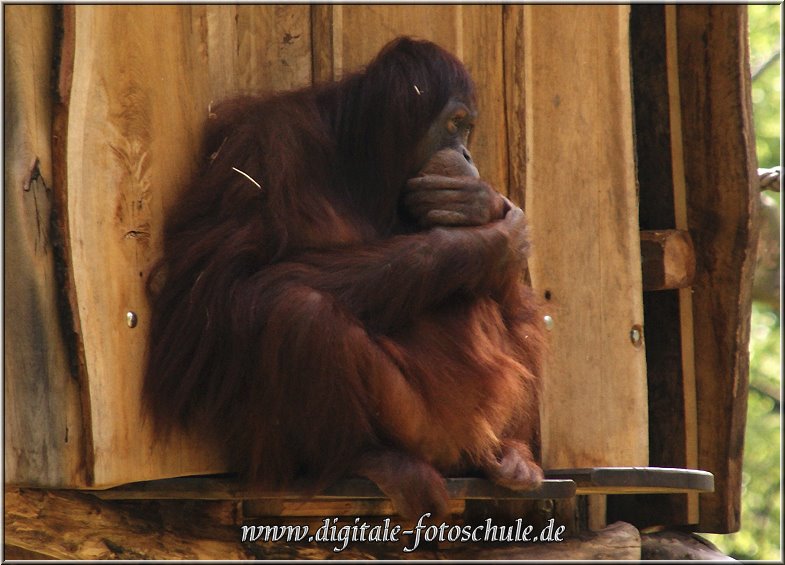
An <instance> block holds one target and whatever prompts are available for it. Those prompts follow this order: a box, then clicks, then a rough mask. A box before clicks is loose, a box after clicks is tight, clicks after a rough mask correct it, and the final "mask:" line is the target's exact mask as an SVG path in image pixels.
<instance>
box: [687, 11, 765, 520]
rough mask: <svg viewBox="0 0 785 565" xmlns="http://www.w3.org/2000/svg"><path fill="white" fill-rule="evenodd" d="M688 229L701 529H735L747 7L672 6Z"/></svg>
mask: <svg viewBox="0 0 785 565" xmlns="http://www.w3.org/2000/svg"><path fill="white" fill-rule="evenodd" d="M675 9H676V12H677V17H676V24H677V28H678V38H677V42H678V55H679V62H680V64H679V83H680V100H681V104H680V106H681V110H682V111H681V116H682V141H683V152H684V162H685V164H686V167H685V172H684V174H685V178H686V186H687V187H688V188H689V190H688V192H687V210H686V212H687V221H688V224H689V230H690V234H691V235H692V237H693V241H694V242H695V252H696V261H697V269H696V277H695V282H694V284H693V291H694V292H693V294H692V301H693V307H692V310H693V315H694V322H695V323H694V347H695V351H696V352H697V354H698V355H696V358H695V360H696V363H695V381H696V391H697V424H698V437H697V455H698V465H697V466H698V467H700V468H701V469H705V470H707V471H711V472H712V473H713V474H714V478H715V481H716V489H715V491H714V492H713V493H711V494H702V495H701V497H700V498H701V500H700V507H701V512H700V523H699V531H704V532H717V533H727V532H733V531H736V530H738V528H739V527H740V512H741V466H742V454H743V446H744V433H745V424H746V415H747V390H748V381H749V349H748V348H749V336H750V315H751V301H752V299H751V295H752V275H753V271H754V268H755V249H756V247H757V230H755V229H754V228H753V226H754V225H755V222H756V220H757V216H758V213H759V202H760V197H759V194H758V178H757V162H756V158H755V141H754V136H753V124H752V109H751V106H752V104H751V100H750V83H749V81H750V70H749V54H748V49H749V46H748V41H747V12H746V10H747V8H746V7H745V6H731V5H722V6H719V5H703V6H684V5H680V6H677V7H676V8H675Z"/></svg>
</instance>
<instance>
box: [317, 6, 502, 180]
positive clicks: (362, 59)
mask: <svg viewBox="0 0 785 565" xmlns="http://www.w3.org/2000/svg"><path fill="white" fill-rule="evenodd" d="M314 9H315V13H314V44H313V48H314V61H315V63H314V68H315V71H316V73H315V77H314V78H315V79H316V80H331V79H338V78H340V77H342V76H344V74H346V73H349V72H353V71H356V70H359V69H361V68H362V67H363V66H364V65H365V64H367V63H368V62H369V61H370V60H371V58H372V57H373V56H374V55H376V53H377V52H378V51H379V49H381V48H382V47H383V46H384V45H385V44H386V43H387V42H388V41H390V40H392V39H394V38H395V37H397V36H399V35H410V36H413V37H416V38H420V39H428V40H430V41H433V42H435V43H437V44H439V45H441V46H442V47H444V48H445V49H447V50H448V51H450V52H452V53H454V54H455V55H456V56H457V57H458V58H459V59H461V60H462V61H463V63H464V64H465V65H466V67H467V69H468V70H469V72H470V73H471V75H472V78H473V79H474V81H475V83H476V84H477V87H478V89H477V95H478V96H477V105H478V107H479V113H480V117H479V120H478V122H477V127H476V128H475V129H474V132H473V133H472V138H471V142H470V149H471V152H472V156H473V158H474V161H475V162H476V163H477V166H478V168H479V170H480V174H481V175H482V177H483V178H484V179H486V180H487V181H488V182H490V183H491V184H492V185H493V186H494V187H495V188H497V189H498V190H499V191H500V192H502V193H504V194H507V193H508V171H507V139H506V137H507V134H506V125H505V122H506V117H505V107H504V105H505V102H504V95H505V89H504V84H503V76H504V56H503V39H502V7H501V6H492V5H485V6H474V5H422V6H402V5H378V4H377V5H365V6H360V5H331V6H317V7H315V8H314ZM328 22H329V23H328ZM360 30H361V31H360Z"/></svg>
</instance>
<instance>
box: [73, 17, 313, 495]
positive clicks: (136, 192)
mask: <svg viewBox="0 0 785 565" xmlns="http://www.w3.org/2000/svg"><path fill="white" fill-rule="evenodd" d="M69 9H71V10H73V22H74V23H73V28H72V30H70V33H71V34H72V36H71V37H66V38H65V40H64V41H65V42H66V43H67V42H69V41H70V42H72V43H73V53H74V57H73V62H72V69H71V70H70V72H66V73H64V74H65V75H66V76H69V75H70V76H71V77H72V80H71V81H70V82H68V86H67V89H68V93H67V100H68V102H67V105H66V106H65V107H64V108H63V112H64V113H65V114H66V115H67V123H68V128H67V132H66V136H65V139H64V140H63V143H64V154H63V160H64V161H65V162H66V163H67V167H64V168H66V170H67V173H66V175H65V183H66V184H65V187H64V190H65V192H66V194H67V214H68V224H69V225H70V237H69V243H70V259H71V263H72V269H73V276H74V282H75V289H76V296H75V302H76V304H77V305H78V312H77V317H78V323H79V326H80V328H81V338H82V343H83V346H84V363H85V371H86V374H87V381H88V384H89V402H90V426H91V430H92V434H93V452H92V456H93V458H94V463H93V474H94V476H93V483H92V484H93V486H109V485H113V484H120V483H124V482H128V481H134V480H143V479H150V478H161V477H166V476H177V475H183V474H193V473H205V472H216V471H222V470H223V469H224V468H223V464H222V463H221V462H220V461H218V460H216V457H215V455H214V454H213V453H212V452H211V450H210V449H209V446H206V445H203V444H202V443H201V442H200V441H199V439H198V438H196V437H191V438H186V437H178V438H174V439H173V440H172V441H171V442H170V443H164V442H158V443H156V442H154V441H153V437H152V434H151V429H150V427H149V426H148V425H147V422H146V421H144V420H142V414H141V409H140V403H139V394H140V388H141V383H142V374H141V371H142V368H143V361H144V357H145V346H146V334H147V322H148V320H149V310H148V305H147V300H146V296H145V292H144V281H145V278H146V276H147V274H148V272H149V269H150V267H151V265H152V263H153V261H154V260H155V258H156V257H157V255H158V253H159V248H160V244H161V241H160V237H161V228H162V225H163V218H164V214H165V210H166V209H167V208H168V206H170V205H171V204H172V202H173V201H174V200H175V198H176V196H177V194H178V192H179V190H181V188H182V187H183V186H184V185H185V183H186V182H187V181H188V178H189V176H190V175H191V174H192V172H193V170H194V169H195V164H196V162H195V158H196V155H197V154H198V148H199V141H200V132H201V128H202V124H203V122H204V120H205V119H206V117H207V115H208V111H209V108H210V105H211V103H212V102H214V101H217V100H219V99H220V98H222V97H224V96H226V95H228V94H231V93H234V92H239V91H270V90H275V89H279V88H283V89H287V88H290V87H292V86H295V85H300V84H302V83H307V82H309V81H310V77H311V73H310V65H311V58H310V52H309V51H310V47H309V43H308V41H309V38H310V34H309V33H308V31H307V30H308V28H309V23H308V17H309V13H310V12H309V11H308V9H307V7H301V6H297V7H292V8H291V9H287V8H281V7H275V6H263V7H260V6H257V7H241V8H240V7H228V6H216V7H207V6H192V7H188V6H131V7H129V6H123V7H120V6H74V7H69ZM115 37H122V38H123V41H113V39H112V38H115ZM302 45H305V49H303V48H302V47H301V46H302ZM271 50H272V51H275V53H276V55H275V56H272V55H271ZM262 61H265V62H266V64H262ZM224 72H227V73H228V74H226V75H223V74H221V73H224ZM128 312H134V313H135V314H136V316H137V318H138V325H137V326H136V327H135V328H130V327H128V325H126V315H127V313H128ZM172 453H176V454H177V456H176V457H172V456H171V455H170V454H172Z"/></svg>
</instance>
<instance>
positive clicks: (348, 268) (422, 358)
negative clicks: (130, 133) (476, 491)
mask: <svg viewBox="0 0 785 565" xmlns="http://www.w3.org/2000/svg"><path fill="white" fill-rule="evenodd" d="M415 85H416V87H417V89H415V88H414V87H415ZM455 94H460V95H462V96H463V97H465V98H467V99H473V97H474V93H473V86H472V83H471V79H470V78H469V76H468V74H467V73H466V71H465V69H464V67H463V66H462V65H461V64H460V62H458V61H457V59H455V58H454V57H453V56H452V55H450V54H449V53H447V52H445V51H443V50H442V49H440V48H438V47H437V46H435V45H433V44H431V43H428V42H419V41H414V40H410V39H407V38H401V39H399V40H397V41H396V42H393V43H392V44H390V45H388V46H387V47H386V48H385V49H384V50H383V51H382V52H381V53H380V54H379V55H378V56H377V58H376V59H375V60H374V61H373V62H371V63H370V64H369V65H368V67H367V68H366V69H365V70H364V71H363V72H359V73H356V74H353V75H350V76H348V77H347V78H345V79H343V80H342V81H340V82H337V83H331V84H325V85H320V86H316V87H312V88H306V89H303V90H299V91H295V92H290V93H284V94H279V95H275V96H272V97H268V98H257V97H245V98H240V99H235V100H231V101H228V102H226V103H224V104H222V105H220V106H219V107H217V108H215V109H213V113H214V116H213V117H212V118H211V119H209V120H208V123H207V126H206V135H205V144H204V158H203V163H202V166H201V168H200V171H199V173H198V174H197V175H196V176H195V177H194V179H193V181H192V182H191V183H190V184H189V185H188V186H187V187H186V189H185V191H184V192H183V193H182V194H181V195H180V197H179V200H178V202H177V204H176V206H175V207H174V208H173V209H172V210H171V211H170V212H169V215H168V217H167V222H166V225H165V233H164V252H163V257H162V259H161V261H160V263H159V264H158V266H157V267H156V269H155V271H154V273H153V275H152V276H151V278H150V292H151V300H152V311H153V319H152V328H151V333H150V342H149V357H148V364H147V372H146V378H145V383H144V391H143V394H144V401H145V405H146V407H147V408H148V409H149V412H150V414H151V415H152V416H153V417H154V421H155V423H156V425H157V427H158V428H159V430H160V431H161V433H166V432H168V431H171V430H172V429H173V428H175V427H180V426H182V427H197V428H199V429H201V430H203V431H204V432H205V433H207V434H208V437H209V438H210V439H211V440H212V441H213V442H214V445H215V446H216V448H220V449H223V450H224V453H225V456H226V458H227V460H228V461H229V462H230V464H231V465H232V466H233V468H234V469H236V470H237V471H238V472H240V473H242V475H243V476H244V477H246V478H247V479H248V480H250V481H253V482H255V483H258V484H261V485H265V486H269V487H281V486H284V485H285V484H286V483H287V481H289V480H291V479H294V478H298V477H300V478H305V479H308V480H310V481H312V483H313V484H314V485H317V488H318V486H323V485H325V484H327V483H329V482H330V481H333V480H335V479H337V478H338V477H341V476H343V475H346V474H348V473H352V472H362V471H363V470H366V471H367V470H368V469H363V465H367V466H370V471H371V472H370V473H367V474H369V476H373V477H375V478H377V480H378V481H379V482H380V483H384V482H385V481H395V480H396V479H395V477H396V476H399V475H400V476H401V477H402V478H401V480H410V481H412V483H414V482H417V480H419V479H422V480H425V482H426V483H428V481H431V483H434V481H438V477H431V476H430V473H431V472H430V469H431V467H430V466H431V465H433V466H434V467H435V468H436V469H438V470H439V472H441V473H460V472H467V471H468V470H470V469H471V468H472V467H473V466H475V465H477V464H478V462H480V461H481V460H482V458H483V457H487V456H488V454H489V453H495V452H498V450H499V445H500V441H501V439H502V438H517V439H519V440H522V441H523V443H524V444H525V445H527V446H528V447H529V448H530V449H531V450H532V451H533V452H534V454H535V456H536V454H537V453H536V452H537V450H538V446H539V438H538V437H537V433H538V423H537V422H538V416H537V410H538V408H537V407H538V402H537V397H538V380H539V377H538V376H539V374H540V363H541V362H540V358H541V350H542V342H543V339H542V328H541V327H540V318H541V316H540V315H539V313H538V309H537V305H536V300H535V298H534V297H533V295H532V292H531V290H530V289H529V288H528V287H526V286H524V285H523V284H522V283H521V263H520V261H516V260H510V261H508V262H507V263H506V265H504V267H503V268H498V266H499V265H500V264H504V261H502V260H500V257H499V253H501V251H499V249H501V247H500V246H499V245H497V244H496V243H495V240H494V239H493V237H492V236H490V235H489V234H488V233H487V230H486V231H484V228H483V227H482V226H480V227H473V228H436V229H431V230H427V231H421V230H418V229H416V228H414V227H412V226H411V225H409V224H408V223H407V222H406V221H405V219H404V218H403V216H402V214H401V211H400V208H399V206H400V204H399V202H400V198H399V197H400V193H401V190H402V187H403V185H404V183H405V181H406V179H408V178H410V177H412V176H414V174H416V170H413V168H414V167H415V165H414V163H413V149H414V147H415V145H416V143H417V141H418V140H419V139H420V138H421V137H422V136H423V135H424V134H425V132H426V130H427V128H428V126H429V125H430V124H431V123H432V122H433V120H434V118H435V117H436V115H437V114H438V113H439V111H440V110H441V108H442V107H444V105H445V104H446V102H447V100H448V98H449V97H450V96H451V95H455ZM234 169H238V170H239V171H242V172H243V173H245V174H247V175H248V176H249V177H251V178H252V179H253V180H254V181H256V183H258V184H259V185H260V186H261V188H259V187H257V186H256V184H255V183H254V182H251V180H249V179H248V178H247V177H246V176H245V175H243V174H240V173H238V172H237V171H236V170H234ZM385 452H394V453H400V454H401V457H400V459H399V460H398V459H395V458H392V459H391V458H387V459H383V463H381V464H382V465H388V466H392V467H395V465H397V463H395V462H396V461H398V462H399V463H400V466H401V469H403V471H401V470H400V469H397V468H396V469H397V470H396V469H391V472H390V473H388V474H385V473H381V474H380V473H379V472H378V469H374V465H375V464H374V454H376V453H385ZM363 461H364V462H365V463H362V462H363ZM358 462H360V463H358ZM421 462H424V464H423V465H421ZM411 468H414V469H415V470H414V471H411ZM406 469H409V471H406ZM398 471H401V472H400V473H399V472H398ZM374 473H375V474H374ZM407 473H408V475H407ZM407 476H408V477H409V479H406V478H405V477H407ZM418 477H419V479H418ZM434 485H435V483H434V484H433V485H432V486H434ZM385 486H386V485H383V484H382V487H383V488H385ZM408 488H409V489H410V492H411V494H412V496H417V495H418V494H417V492H416V491H417V488H419V487H417V486H416V485H414V484H411V485H409V487H408ZM434 488H438V485H436V486H434ZM407 492H409V491H407Z"/></svg>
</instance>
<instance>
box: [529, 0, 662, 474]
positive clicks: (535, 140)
mask: <svg viewBox="0 0 785 565" xmlns="http://www.w3.org/2000/svg"><path fill="white" fill-rule="evenodd" d="M628 14H629V7H625V6H558V7H550V6H526V7H525V8H524V17H523V20H524V26H525V30H524V34H523V35H524V40H525V47H524V54H523V56H524V58H525V71H524V72H525V85H526V92H525V100H526V109H527V111H526V118H525V119H526V132H527V138H526V146H527V147H526V151H527V161H528V169H527V172H526V188H527V190H526V210H527V214H528V216H529V219H530V223H531V226H532V238H533V240H534V253H533V255H532V258H531V259H530V261H529V268H530V272H531V277H532V284H533V286H534V288H535V289H536V290H537V291H538V292H540V293H541V294H542V295H543V296H547V297H549V307H548V313H549V314H550V315H551V316H552V317H553V319H554V325H553V329H552V331H551V333H550V353H549V357H548V359H547V363H546V376H545V383H544V394H543V405H542V407H541V411H542V424H541V425H542V437H543V461H544V465H545V466H546V467H549V468H557V467H590V466H611V465H612V466H618V465H621V466H626V465H630V466H640V465H646V464H647V463H648V418H647V398H646V367H645V359H644V350H643V347H642V346H641V344H638V345H637V346H636V345H635V344H633V340H632V339H631V330H632V329H633V328H634V327H636V326H638V327H639V326H642V324H643V320H642V304H641V303H642V290H641V271H640V242H639V233H638V232H639V229H638V221H637V220H638V209H637V201H636V184H635V163H634V157H633V139H632V132H633V127H632V108H631V91H630V74H629V51H628V41H629V31H628Z"/></svg>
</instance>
